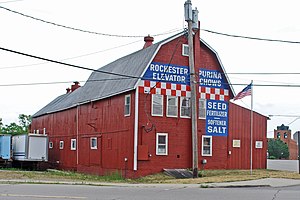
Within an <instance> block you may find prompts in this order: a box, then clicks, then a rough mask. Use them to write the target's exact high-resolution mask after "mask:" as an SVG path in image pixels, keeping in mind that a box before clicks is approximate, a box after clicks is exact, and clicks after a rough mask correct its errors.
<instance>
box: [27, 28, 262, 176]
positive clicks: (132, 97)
mask: <svg viewBox="0 0 300 200" xmlns="http://www.w3.org/2000/svg"><path fill="white" fill-rule="evenodd" d="M152 41H153V38H151V37H145V42H146V44H145V46H144V48H143V49H141V50H139V51H137V52H134V53H132V54H130V55H127V56H124V57H122V58H120V59H118V60H116V61H114V62H112V63H110V64H108V65H106V66H104V67H102V68H99V69H98V70H97V71H95V72H93V73H92V74H91V76H90V77H89V79H88V81H87V82H86V83H85V85H83V86H82V87H78V83H75V85H74V86H73V87H72V88H73V89H72V90H70V91H69V92H68V93H66V94H63V95H61V96H59V97H57V98H56V99H54V100H53V101H52V102H50V103H49V104H48V105H46V106H45V107H44V108H42V109H41V110H40V111H38V112H37V113H35V114H34V115H33V120H32V125H31V129H32V131H33V130H42V129H44V128H46V132H47V134H48V135H49V162H50V163H51V164H53V166H55V167H56V168H58V169H64V170H74V171H78V172H85V173H93V174H99V175H103V174H105V173H109V172H113V171H116V170H118V171H122V172H123V173H124V172H125V171H126V175H127V176H128V177H139V176H144V175H148V174H153V173H157V172H161V171H162V170H163V169H164V168H167V169H178V168H192V166H193V165H192V162H193V161H192V134H191V118H190V115H191V107H190V101H189V99H190V85H189V68H188V55H186V52H187V48H188V45H187V44H188V40H187V37H186V32H182V33H179V34H176V35H174V36H172V37H170V38H167V39H165V40H163V41H161V42H158V43H155V44H152ZM194 57H195V72H196V74H197V77H198V78H197V79H198V80H199V91H198V92H197V99H198V100H199V101H197V108H198V111H197V115H198V117H199V119H198V120H197V123H198V131H197V137H198V157H199V168H201V161H202V160H203V159H206V160H207V164H206V166H205V168H206V169H249V168H250V163H251V162H250V149H251V148H250V114H251V111H250V110H248V109H246V108H243V107H240V106H238V105H236V104H234V103H232V102H230V101H229V100H230V99H231V98H232V97H233V96H234V92H233V88H232V86H231V84H230V81H229V79H228V77H227V74H226V73H225V69H224V67H223V65H222V63H221V61H220V59H219V57H218V55H217V53H216V52H215V51H214V50H213V49H212V48H211V47H210V46H209V45H208V44H207V43H205V42H204V41H203V40H202V39H200V35H199V31H197V32H195V35H194ZM253 115H254V117H253V119H254V120H253V169H256V168H263V169H264V168H266V154H267V153H266V152H267V138H266V132H267V130H266V129H267V117H265V116H263V115H261V114H259V113H256V112H254V114H253Z"/></svg>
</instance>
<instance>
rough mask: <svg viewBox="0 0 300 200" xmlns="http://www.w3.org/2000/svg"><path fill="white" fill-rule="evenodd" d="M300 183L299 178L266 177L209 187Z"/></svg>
mask: <svg viewBox="0 0 300 200" xmlns="http://www.w3.org/2000/svg"><path fill="white" fill-rule="evenodd" d="M295 185H300V180H299V179H284V178H265V179H257V180H251V181H237V182H224V183H209V184H207V186H208V187H213V188H218V187H287V186H295Z"/></svg>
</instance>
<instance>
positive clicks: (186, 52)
mask: <svg viewBox="0 0 300 200" xmlns="http://www.w3.org/2000/svg"><path fill="white" fill-rule="evenodd" d="M182 55H183V56H189V45H187V44H182Z"/></svg>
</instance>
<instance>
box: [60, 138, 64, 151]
mask: <svg viewBox="0 0 300 200" xmlns="http://www.w3.org/2000/svg"><path fill="white" fill-rule="evenodd" d="M59 149H64V141H63V140H61V141H59Z"/></svg>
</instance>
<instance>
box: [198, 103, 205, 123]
mask: <svg viewBox="0 0 300 200" xmlns="http://www.w3.org/2000/svg"><path fill="white" fill-rule="evenodd" d="M198 112H199V113H198V116H199V117H198V118H199V119H206V99H199V108H198Z"/></svg>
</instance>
